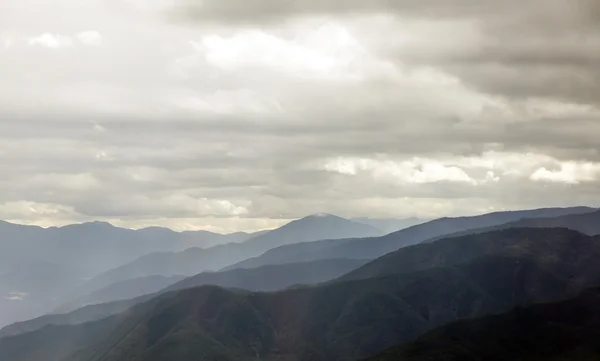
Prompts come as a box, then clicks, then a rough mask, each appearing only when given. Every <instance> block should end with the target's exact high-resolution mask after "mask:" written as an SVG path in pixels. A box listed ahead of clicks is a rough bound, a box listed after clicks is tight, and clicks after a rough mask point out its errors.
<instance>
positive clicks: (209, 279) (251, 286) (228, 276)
mask: <svg viewBox="0 0 600 361" xmlns="http://www.w3.org/2000/svg"><path fill="white" fill-rule="evenodd" d="M366 262H367V260H355V259H326V260H319V261H313V262H305V263H289V264H285V265H271V266H263V267H258V268H253V269H234V270H230V271H223V272H204V273H200V274H198V275H196V276H192V277H188V278H186V279H184V280H183V281H180V282H177V283H175V284H173V285H171V286H168V287H166V288H165V289H164V291H176V290H181V289H185V288H194V287H199V286H203V285H217V286H221V287H225V288H241V289H246V290H251V291H277V290H282V289H285V288H287V287H290V286H294V285H309V284H317V283H321V282H325V281H329V280H332V279H334V278H337V277H339V276H342V275H344V274H346V273H348V272H350V271H352V270H355V269H357V268H359V267H360V266H362V265H364V264H365V263H366Z"/></svg>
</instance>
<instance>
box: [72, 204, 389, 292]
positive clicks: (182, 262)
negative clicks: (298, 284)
mask: <svg viewBox="0 0 600 361" xmlns="http://www.w3.org/2000/svg"><path fill="white" fill-rule="evenodd" d="M380 233H381V231H379V230H377V229H375V228H373V227H371V226H368V225H365V224H361V223H357V222H352V221H349V220H347V219H344V218H340V217H337V216H333V215H313V216H308V217H305V218H302V219H299V220H296V221H293V222H290V223H288V224H286V225H284V226H282V227H280V228H278V229H275V230H272V231H270V232H268V233H265V234H262V235H259V236H257V237H253V238H251V239H249V240H247V241H245V242H243V243H237V244H227V245H222V246H216V247H211V248H207V249H201V248H190V249H187V250H185V251H182V252H169V253H166V252H165V253H152V254H149V255H146V256H143V257H141V258H139V259H137V260H135V261H133V262H130V263H127V264H125V265H123V266H120V267H118V268H115V269H112V270H110V271H107V272H105V273H103V274H101V275H99V276H97V277H94V278H93V279H91V280H90V281H89V282H87V283H86V284H84V285H82V286H81V287H80V289H78V290H77V292H76V293H75V294H73V295H72V296H71V297H79V296H81V295H85V294H89V293H91V292H93V291H96V290H99V289H101V288H104V287H106V286H108V285H111V284H113V283H116V282H120V281H124V280H127V279H133V278H138V277H144V276H149V275H162V276H173V275H185V276H191V275H195V274H197V273H199V272H202V271H216V270H219V269H221V268H223V267H225V266H227V265H230V264H233V263H236V262H239V261H241V260H244V259H247V258H250V257H255V256H258V255H260V254H262V253H264V252H265V251H267V250H269V249H271V248H274V247H277V246H281V245H287V244H292V243H299V242H309V241H315V240H318V239H336V238H346V237H350V236H359V237H369V236H376V235H379V234H380ZM335 258H340V257H337V256H333V257H331V258H330V259H335ZM353 258H355V259H356V258H357V259H360V257H353ZM321 259H324V258H321ZM299 261H302V260H299Z"/></svg>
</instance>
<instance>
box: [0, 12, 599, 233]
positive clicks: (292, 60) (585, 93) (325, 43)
mask: <svg viewBox="0 0 600 361" xmlns="http://www.w3.org/2000/svg"><path fill="white" fill-rule="evenodd" d="M599 106H600V2H598V1H596V0H519V1H516V0H507V1H476V0H428V1H418V2H417V1H408V0H393V1H390V0H372V1H362V0H344V1H342V0H319V1H316V0H305V1H282V0H245V1H237V0H235V1H234V0H205V1H187V0H152V1H142V0H86V1H81V0H55V1H52V2H48V1H45V0H3V1H2V2H1V3H0V185H1V186H2V188H1V189H2V191H1V192H0V219H7V220H12V221H16V222H25V223H35V224H41V225H56V224H64V223H69V222H75V221H85V220H90V219H102V220H108V221H111V222H114V223H116V224H120V225H124V226H129V227H143V226H146V225H164V226H168V227H172V228H176V229H197V228H204V229H210V230H216V231H236V230H255V229H261V228H269V227H274V226H276V225H278V224H280V223H282V222H283V221H285V220H286V219H290V218H296V217H301V216H304V215H307V214H309V213H317V212H328V213H335V214H339V215H342V216H348V217H350V216H373V217H409V216H419V217H437V216H446V215H464V214H473V213H479V212H485V211H490V210H501V209H507V208H529V207H541V206H567V205H592V206H598V204H600V141H599V139H600V110H599Z"/></svg>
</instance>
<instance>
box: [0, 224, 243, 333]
mask: <svg viewBox="0 0 600 361" xmlns="http://www.w3.org/2000/svg"><path fill="white" fill-rule="evenodd" d="M252 236H253V235H251V234H240V233H237V234H233V235H221V234H216V233H211V232H206V231H194V232H184V233H178V232H174V231H171V230H169V229H166V228H158V227H153V228H146V229H141V230H131V229H125V228H119V227H114V226H112V225H110V224H108V223H103V222H91V223H83V224H73V225H68V226H65V227H51V228H41V227H36V226H24V225H18V224H12V223H8V222H3V221H0V326H2V325H5V324H7V323H10V322H14V321H17V320H20V319H26V318H31V317H34V316H36V315H39V314H41V313H43V312H45V311H49V310H50V309H51V308H53V307H56V306H57V305H58V303H59V302H60V296H62V295H64V294H66V293H68V292H69V291H71V290H72V289H74V288H75V287H77V286H79V285H80V284H82V283H83V282H84V281H85V280H86V279H89V278H91V277H93V276H95V275H97V274H99V273H101V272H104V271H106V270H109V269H111V268H114V267H117V266H119V265H122V264H124V263H126V262H130V261H132V260H134V259H136V258H138V257H140V256H142V255H145V254H148V253H152V252H157V251H181V250H184V249H186V248H189V247H192V246H197V247H205V246H207V245H212V244H215V243H228V242H241V241H244V240H246V239H248V238H251V237H252ZM14 295H17V296H16V297H15V296H14Z"/></svg>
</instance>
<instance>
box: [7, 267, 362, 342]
mask: <svg viewBox="0 0 600 361" xmlns="http://www.w3.org/2000/svg"><path fill="white" fill-rule="evenodd" d="M365 262H367V261H364V260H345V259H333V260H320V261H315V262H307V263H294V264H286V265H277V266H265V267H259V268H255V269H250V270H232V271H225V272H205V273H200V274H198V275H196V276H192V277H189V278H186V279H184V280H182V281H181V282H177V283H175V282H173V283H174V284H172V285H170V286H168V287H166V288H164V289H161V290H160V291H159V292H155V291H153V292H147V293H146V294H144V293H142V292H143V291H144V288H141V287H140V286H139V285H136V283H137V282H143V283H144V284H146V283H148V281H150V283H151V285H152V286H154V285H155V284H156V283H155V281H154V280H153V279H154V278H155V277H156V276H152V277H148V278H149V279H150V280H148V278H138V279H134V280H128V281H124V282H120V283H118V284H115V285H112V286H109V287H108V288H106V289H105V290H104V291H98V293H100V295H102V296H103V297H105V295H106V293H108V294H109V295H110V296H112V297H118V298H122V297H121V295H120V294H115V293H114V292H112V291H114V290H115V289H120V288H122V287H123V286H130V287H131V288H132V289H133V290H134V291H136V290H137V291H140V292H136V293H137V294H135V295H132V291H131V290H128V291H127V292H128V293H129V294H130V295H131V296H132V297H131V299H129V300H124V301H120V302H107V303H104V304H95V303H99V302H98V301H99V299H94V298H93V296H94V295H95V294H97V293H96V292H95V293H94V294H92V295H89V296H87V297H86V298H85V300H86V301H87V303H90V304H95V305H93V306H86V307H82V308H81V309H77V310H75V311H72V312H69V313H65V314H56V315H46V316H42V317H39V318H36V319H33V320H30V321H23V322H18V323H15V324H12V325H9V326H7V327H5V328H3V329H2V330H0V337H3V336H8V335H16V334H19V333H23V332H28V331H33V330H36V329H39V328H41V327H44V326H46V325H50V324H52V325H69V324H78V323H83V322H89V321H95V320H98V319H100V318H104V317H107V316H110V315H113V314H116V313H119V312H121V311H123V310H125V309H127V308H129V307H131V306H132V305H134V304H137V303H141V302H144V301H147V300H148V299H150V298H152V297H155V296H157V295H158V294H160V293H166V292H170V291H175V290H181V289H185V288H192V287H198V286H202V285H216V286H221V287H225V288H235V289H246V290H250V291H276V290H281V289H285V288H288V287H291V286H298V285H309V284H316V283H320V282H325V281H329V280H332V279H334V278H337V277H339V276H341V275H343V274H345V273H347V272H349V271H351V270H353V269H356V268H358V267H360V266H362V265H363V264H365ZM168 280H171V278H169V279H168ZM164 281H165V279H164V278H163V279H158V280H157V281H156V282H164ZM109 291H110V292H109ZM134 297H135V298H134ZM115 299H117V298H115ZM75 305H76V304H75ZM75 305H73V304H69V305H65V306H63V307H62V310H64V311H69V309H70V308H73V307H75Z"/></svg>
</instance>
